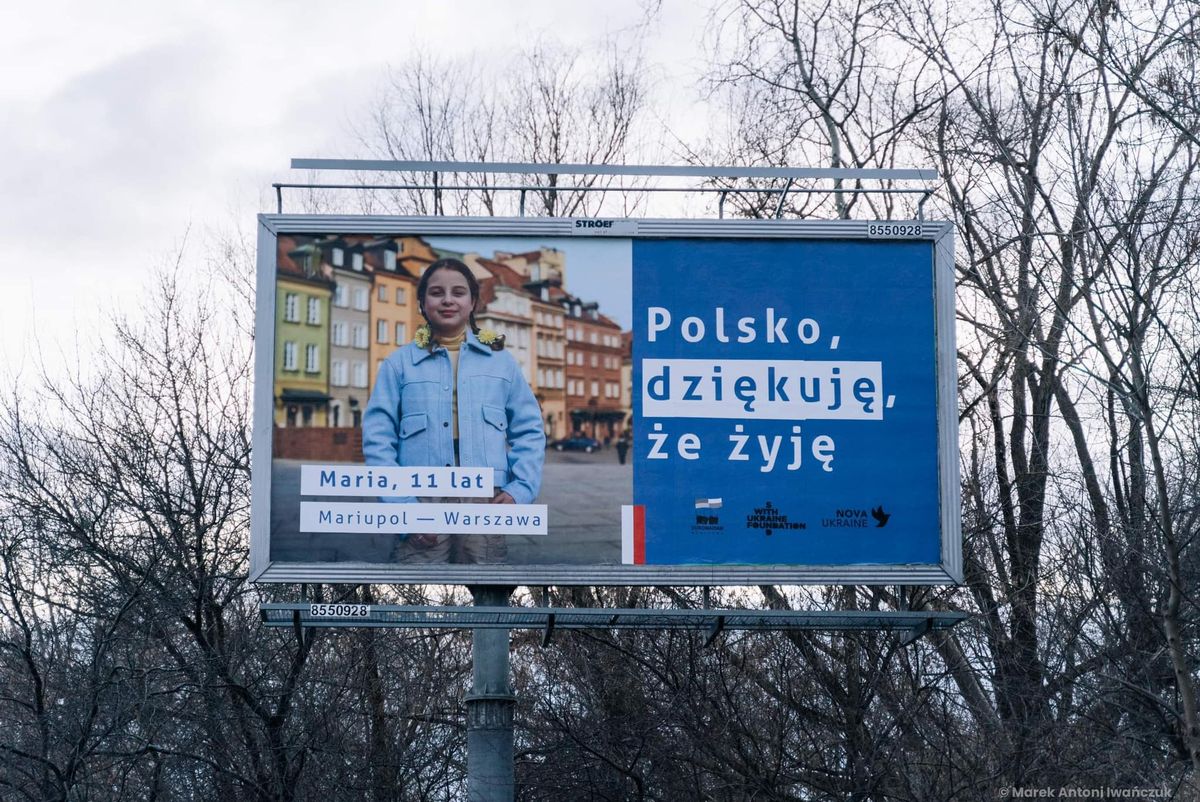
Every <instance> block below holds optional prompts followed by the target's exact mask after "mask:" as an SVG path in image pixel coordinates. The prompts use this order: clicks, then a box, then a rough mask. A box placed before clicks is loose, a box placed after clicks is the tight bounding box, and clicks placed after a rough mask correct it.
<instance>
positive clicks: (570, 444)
mask: <svg viewBox="0 0 1200 802" xmlns="http://www.w3.org/2000/svg"><path fill="white" fill-rule="evenodd" d="M550 446H551V448H553V449H554V450H555V451H583V452H586V453H588V454H591V453H592V452H593V451H599V450H600V441H599V440H597V439H596V438H594V437H584V436H582V435H574V436H572V437H564V438H563V439H562V440H555V441H554V442H553V443H551V444H550Z"/></svg>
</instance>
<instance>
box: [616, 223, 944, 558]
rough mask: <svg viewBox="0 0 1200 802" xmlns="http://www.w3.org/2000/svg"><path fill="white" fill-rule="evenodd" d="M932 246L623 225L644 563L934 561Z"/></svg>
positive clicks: (936, 505)
mask: <svg viewBox="0 0 1200 802" xmlns="http://www.w3.org/2000/svg"><path fill="white" fill-rule="evenodd" d="M933 261H934V255H933V243H931V242H924V241H869V240H868V241H836V242H835V241H820V240H798V241H797V240H762V241H754V240H750V241H747V240H710V239H694V240H639V241H635V243H634V250H633V265H634V281H633V283H634V290H633V292H634V299H633V309H634V346H633V348H634V361H633V364H634V376H633V385H634V443H635V446H634V453H635V455H636V459H635V460H634V466H635V474H634V503H635V504H641V505H644V506H645V508H646V563H647V564H648V565H686V564H785V565H849V564H874V563H886V564H903V563H921V564H937V563H939V562H940V527H939V514H938V511H939V500H938V472H937V420H936V403H935V401H936V382H935V378H936V377H935V361H934V355H935V332H934V284H933ZM718 309H719V310H720V312H719V313H718V311H717V310H718ZM689 318H690V319H689ZM718 318H719V319H720V322H721V323H722V324H723V325H719V324H718ZM814 324H815V325H814ZM835 337H836V338H837V341H836V346H835V340H834V338H835ZM739 338H740V339H741V340H742V341H741V342H739V341H738V340H739ZM785 340H786V341H785ZM805 340H808V341H809V342H805ZM679 360H688V361H686V362H683V361H679ZM889 402H890V406H889ZM738 427H740V428H741V430H740V431H739V430H738ZM688 435H691V437H688ZM742 437H744V438H745V439H744V440H742V439H741V438H742ZM830 442H832V446H830ZM681 444H682V445H683V449H682V451H683V453H682V454H681V451H680V447H681ZM739 444H740V446H739ZM773 450H775V457H774V464H773V465H772V466H771V467H770V469H769V470H768V469H767V468H768V461H769V460H770V454H771V453H772V451H773ZM738 452H740V453H738ZM764 453H765V454H766V455H767V456H766V457H764ZM738 456H740V457H745V458H744V459H735V458H733V457H738ZM822 456H823V457H824V458H825V459H824V460H822V459H820V458H819V457H822ZM689 457H690V458H689Z"/></svg>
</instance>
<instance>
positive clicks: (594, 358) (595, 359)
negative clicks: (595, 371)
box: [592, 354, 600, 367]
mask: <svg viewBox="0 0 1200 802" xmlns="http://www.w3.org/2000/svg"><path fill="white" fill-rule="evenodd" d="M599 364H600V357H598V356H596V355H595V354H592V367H597V366H599Z"/></svg>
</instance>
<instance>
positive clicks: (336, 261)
mask: <svg viewBox="0 0 1200 802" xmlns="http://www.w3.org/2000/svg"><path fill="white" fill-rule="evenodd" d="M345 264H346V252H345V251H344V250H342V249H341V248H334V249H333V266H334V267H342V266H343V265H345Z"/></svg>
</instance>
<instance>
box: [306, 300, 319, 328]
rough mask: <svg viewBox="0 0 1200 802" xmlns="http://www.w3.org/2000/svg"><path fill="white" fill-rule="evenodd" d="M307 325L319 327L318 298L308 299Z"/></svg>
mask: <svg viewBox="0 0 1200 802" xmlns="http://www.w3.org/2000/svg"><path fill="white" fill-rule="evenodd" d="M308 325H310V326H319V325H321V299H320V298H309V299H308Z"/></svg>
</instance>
